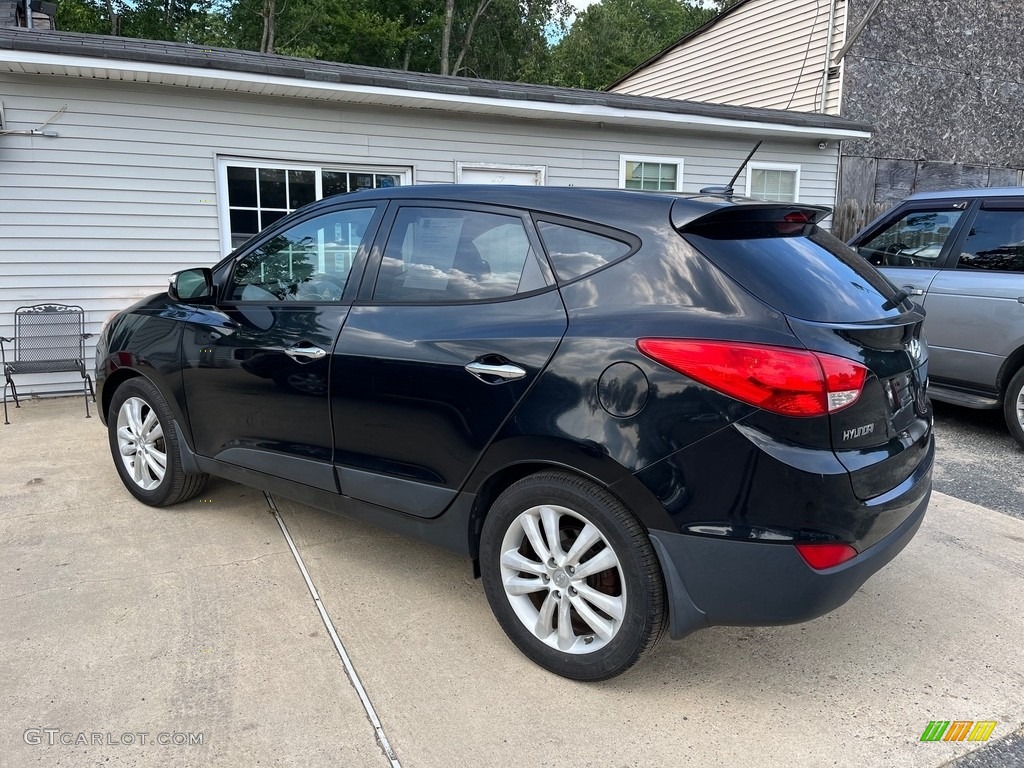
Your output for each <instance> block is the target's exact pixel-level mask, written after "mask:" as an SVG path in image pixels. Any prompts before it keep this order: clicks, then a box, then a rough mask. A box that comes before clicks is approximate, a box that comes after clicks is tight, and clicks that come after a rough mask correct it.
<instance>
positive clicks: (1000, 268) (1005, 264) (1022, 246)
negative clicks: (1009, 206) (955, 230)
mask: <svg viewBox="0 0 1024 768" xmlns="http://www.w3.org/2000/svg"><path fill="white" fill-rule="evenodd" d="M956 268H957V269H988V270H993V271H996V272H1024V210H1018V211H992V210H985V209H982V210H980V211H978V217H977V218H976V219H975V220H974V225H973V226H972V227H971V231H970V233H969V234H968V235H967V240H966V242H964V247H963V252H962V253H961V254H960V259H959V260H958V261H957V265H956Z"/></svg>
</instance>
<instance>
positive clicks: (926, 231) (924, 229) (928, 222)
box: [857, 208, 963, 269]
mask: <svg viewBox="0 0 1024 768" xmlns="http://www.w3.org/2000/svg"><path fill="white" fill-rule="evenodd" d="M962 215H963V211H962V210H957V209H955V208H943V209H917V210H913V211H909V212H907V213H906V214H904V215H903V216H901V217H900V218H898V219H897V220H896V221H894V222H892V223H891V224H889V225H888V226H887V227H885V228H884V229H882V231H880V232H878V233H877V234H875V235H874V236H873V237H872V238H871V239H869V240H867V241H865V242H863V243H861V244H860V245H859V246H858V247H857V252H858V253H860V255H861V256H863V257H864V258H865V259H867V260H868V261H870V262H871V263H872V264H874V265H876V266H889V267H928V268H933V269H934V268H935V267H937V266H938V260H939V255H940V254H941V253H942V248H943V246H944V245H945V244H946V240H948V239H949V235H950V233H951V232H952V231H953V228H954V227H955V226H956V223H957V221H958V220H959V219H960V217H961V216H962Z"/></svg>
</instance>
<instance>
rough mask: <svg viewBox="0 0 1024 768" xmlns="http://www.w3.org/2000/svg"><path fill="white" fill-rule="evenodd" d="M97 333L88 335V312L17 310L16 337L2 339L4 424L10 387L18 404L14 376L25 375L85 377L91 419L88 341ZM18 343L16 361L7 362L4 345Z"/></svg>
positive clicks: (58, 307)
mask: <svg viewBox="0 0 1024 768" xmlns="http://www.w3.org/2000/svg"><path fill="white" fill-rule="evenodd" d="M92 335H93V334H91V333H86V332H85V310H83V309H82V308H81V307H77V306H72V305H68V304H35V305H33V306H29V307H18V308H17V309H16V310H14V337H13V338H7V337H2V336H0V363H2V364H3V369H4V424H10V423H11V422H10V421H8V420H7V388H8V387H10V389H11V394H12V395H13V397H14V406H15V407H16V408H20V407H21V403H19V402H18V388H17V387H16V386H15V385H14V376H15V375H17V374H25V373H63V372H70V371H78V372H79V373H80V374H82V392H83V394H84V396H85V418H87V419H88V418H90V414H89V398H90V397H91V398H92V401H93V402H96V393H95V391H94V390H93V386H92V377H91V376H90V375H89V374H88V372H87V371H86V369H85V340H86V339H88V338H89V337H91V336H92ZM12 342H13V343H14V360H12V361H11V362H8V361H7V350H6V349H5V348H4V344H5V343H7V344H10V343H12Z"/></svg>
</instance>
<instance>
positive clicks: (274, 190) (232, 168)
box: [218, 159, 412, 251]
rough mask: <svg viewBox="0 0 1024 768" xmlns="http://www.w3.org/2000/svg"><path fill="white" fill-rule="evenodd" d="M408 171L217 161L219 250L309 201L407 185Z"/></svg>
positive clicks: (237, 242)
mask: <svg viewBox="0 0 1024 768" xmlns="http://www.w3.org/2000/svg"><path fill="white" fill-rule="evenodd" d="M411 176H412V174H411V171H410V170H409V169H408V168H372V167H370V168H347V167H330V166H317V165H296V164H291V163H276V162H273V161H251V160H233V159H222V160H221V161H220V163H219V179H218V181H219V184H220V190H221V194H220V196H219V198H220V200H221V222H222V226H221V232H222V233H223V237H222V240H223V243H222V244H223V247H224V250H225V251H231V250H233V249H235V248H237V247H238V246H240V245H241V244H242V243H244V242H245V241H246V240H248V239H249V238H250V237H252V236H253V235H255V234H256V233H257V232H260V231H262V230H264V229H266V228H267V227H269V226H270V225H271V224H273V223H274V222H275V221H277V220H278V219H280V218H282V217H283V216H286V215H287V214H289V213H291V212H292V211H294V210H295V209H297V208H301V207H302V206H303V205H306V204H307V203H312V202H313V201H314V200H320V199H321V198H324V197H330V196H331V195H338V194H344V193H346V192H355V191H356V190H360V189H378V188H381V187H397V186H401V185H404V184H409V183H410V182H411Z"/></svg>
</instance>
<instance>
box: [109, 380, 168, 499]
mask: <svg viewBox="0 0 1024 768" xmlns="http://www.w3.org/2000/svg"><path fill="white" fill-rule="evenodd" d="M117 447H118V451H119V453H120V455H121V461H122V462H123V463H124V467H125V469H127V470H128V475H129V477H131V479H132V480H133V481H134V482H135V484H136V485H138V486H139V488H142V489H143V490H146V491H151V490H153V489H154V488H156V487H157V486H159V485H160V483H161V482H163V479H164V475H165V474H166V473H167V445H166V441H165V440H164V430H163V426H162V425H161V424H160V419H159V418H158V417H157V415H156V412H155V411H154V410H153V408H152V407H151V406H150V405H149V403H147V402H146V401H145V400H143V399H142V398H140V397H130V398H128V399H127V400H125V401H124V403H122V405H121V408H120V410H118V412H117Z"/></svg>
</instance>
